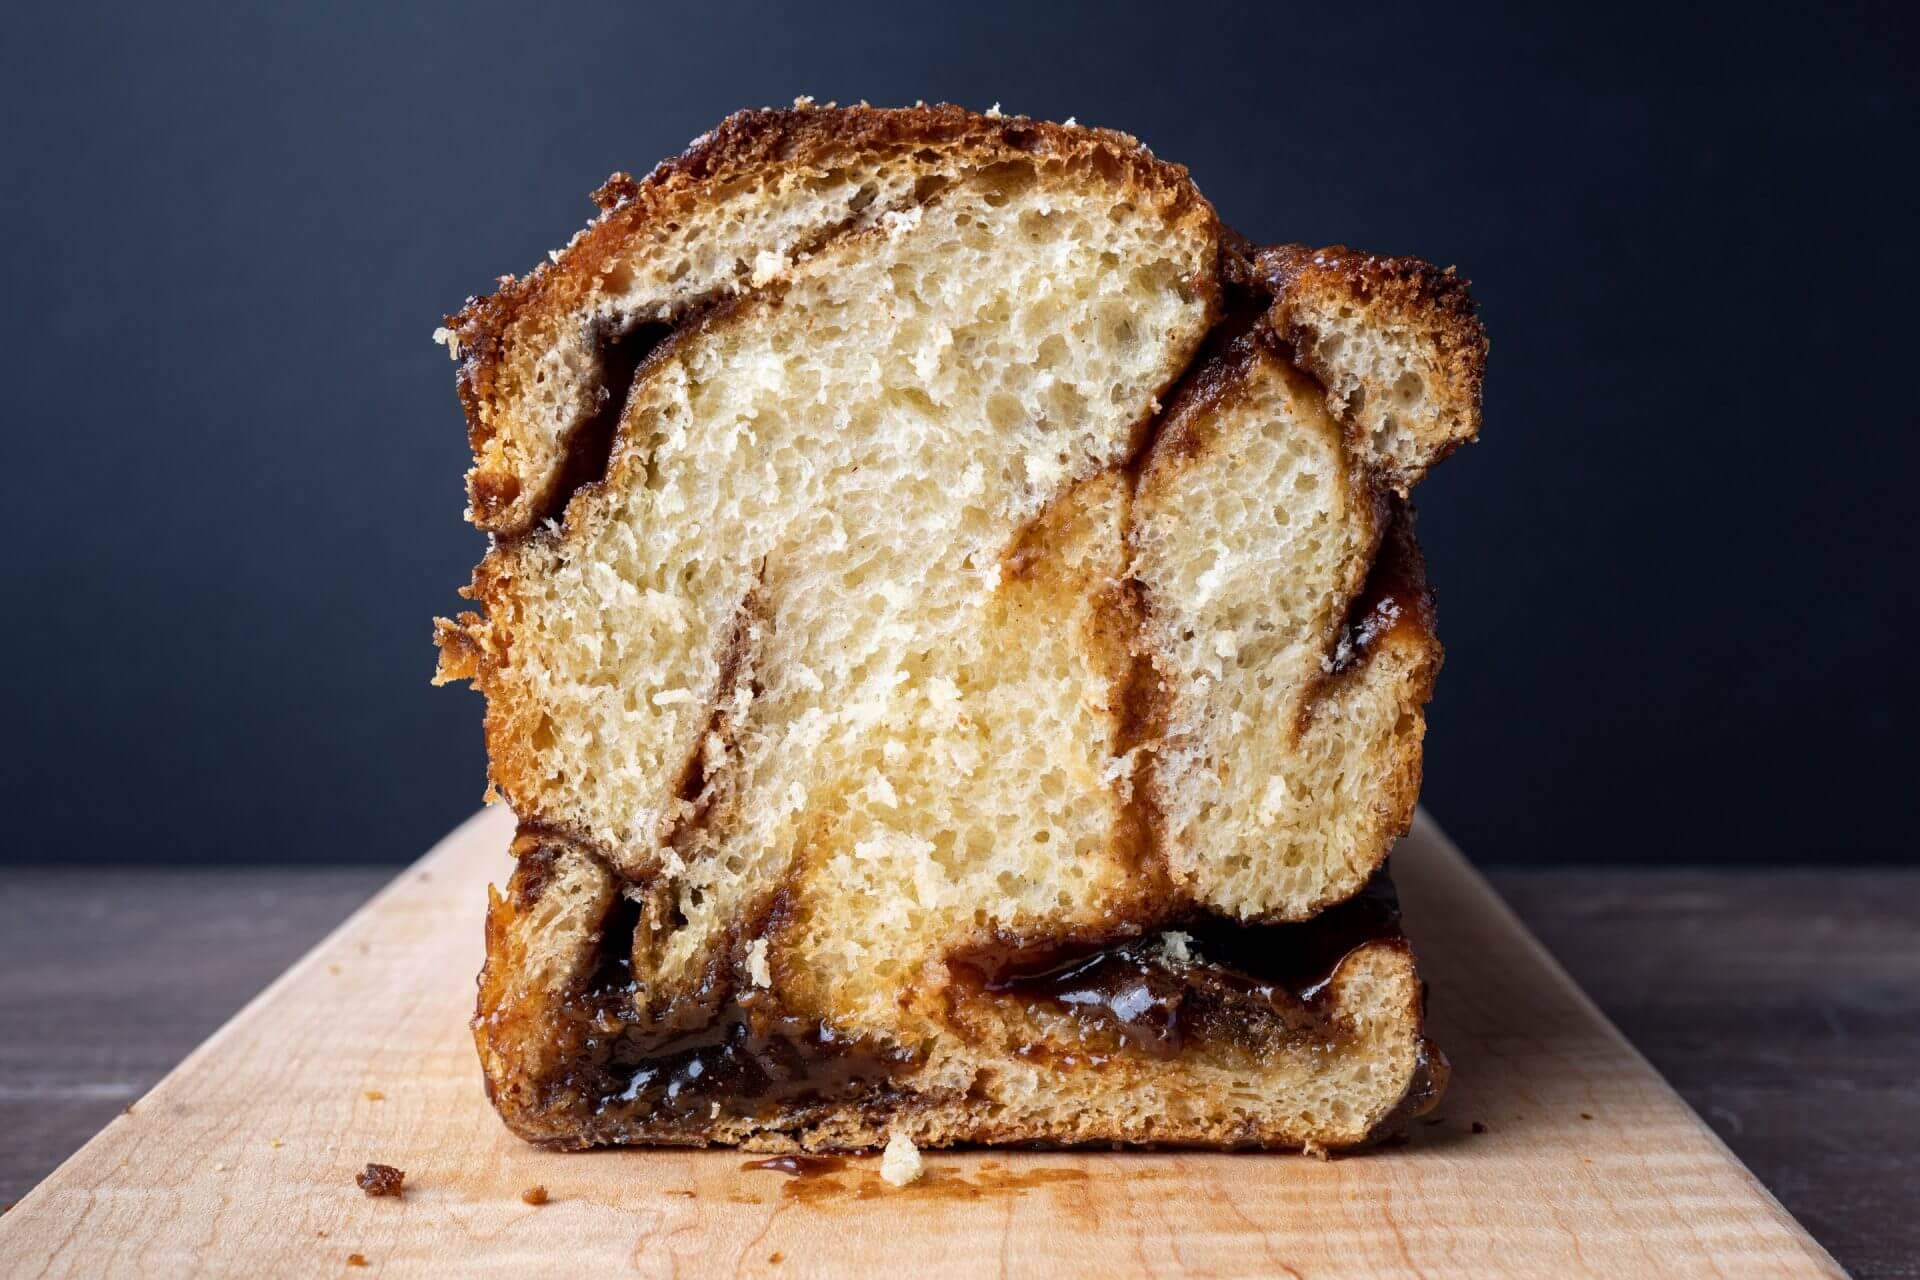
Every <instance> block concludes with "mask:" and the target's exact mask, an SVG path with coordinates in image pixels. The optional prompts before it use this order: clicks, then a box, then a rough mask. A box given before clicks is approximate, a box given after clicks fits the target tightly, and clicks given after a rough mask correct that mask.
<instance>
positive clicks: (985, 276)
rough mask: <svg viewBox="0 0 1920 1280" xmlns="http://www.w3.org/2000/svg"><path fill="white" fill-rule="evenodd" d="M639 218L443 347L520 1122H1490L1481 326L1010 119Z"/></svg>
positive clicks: (511, 1103) (738, 156)
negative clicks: (1429, 552) (1465, 837)
mask: <svg viewBox="0 0 1920 1280" xmlns="http://www.w3.org/2000/svg"><path fill="white" fill-rule="evenodd" d="M596 200H597V202H598V203H599V205H600V206H601V209H602V213H601V215H600V216H599V217H598V218H597V219H596V220H595V221H594V222H593V223H592V224H591V225H590V226H589V227H588V228H587V229H586V230H585V231H583V232H581V233H580V234H579V235H578V236H576V237H575V238H574V240H573V242H572V243H571V244H570V245H569V246H568V247H567V248H566V249H564V250H563V251H560V252H557V253H555V254H553V255H552V261H551V262H550V263H548V264H546V265H543V266H542V267H541V268H540V269H538V270H537V271H535V272H534V273H533V274H531V275H529V276H527V277H525V278H524V279H518V280H516V279H512V278H508V279H505V280H503V281H502V284H501V288H500V289H499V291H498V292H496V293H495V294H494V295H492V296H491V297H489V298H485V299H479V300H473V301H470V302H469V303H468V305H467V307H466V309H465V310H464V311H462V312H461V313H460V314H459V315H458V316H455V317H452V318H451V319H450V320H449V322H448V327H447V329H445V330H443V331H442V334H441V337H442V339H443V340H444V341H446V342H447V343H448V345H449V346H450V348H451V349H452V351H453V354H454V355H455V357H456V359H458V360H459V361H460V374H459V388H460V396H461V400H462V403H463V405H464V407H465V410H466V415H467V420H468V426H469V433H470V438H471V442H472V445H473V452H474V468H473V470H472V472H471V473H470V475H469V477H468V482H469V493H470V502H471V506H470V516H471V518H472V519H473V521H474V523H475V524H477V525H478V526H479V527H480V528H482V529H483V530H485V531H487V532H488V533H489V534H490V535H492V545H491V548H490V550H489V551H488V552H487V554H486V557H485V558H484V559H483V560H482V562H481V564H480V566H479V568H478V569H477V570H476V572H475V574H474V579H473V582H472V584H471V586H470V587H469V588H468V589H467V591H466V594H468V595H469V596H470V598H471V599H473V600H474V601H476V602H477V604H478V606H479V609H478V610H477V611H475V612H469V613H464V614H462V615H461V616H460V617H459V618H458V619H457V620H454V621H448V620H445V619H441V620H439V621H438V622H437V623H436V640H437V643H438V644H439V647H440V670H439V675H438V677H437V678H438V679H439V680H441V681H446V680H455V679H470V680H472V681H473V682H474V684H475V685H476V686H477V687H478V688H479V689H480V691H481V692H482V693H483V694H484V695H485V697H486V736H487V746H488V752H489V756H490V759H491V780H492V793H493V794H494V795H496V796H497V797H498V798H500V799H504V800H505V801H506V802H508V803H509V804H510V805H511V806H512V808H513V810H514V812H515V814H516V815H517V817H518V819H519V822H520V828H519V831H520V834H519V837H518V839H517V841H516V843H515V846H514V853H515V856H516V858H517V864H516V867H515V870H514V871H513V874H512V876H511V878H510V880H509V881H508V883H507V885H506V889H505V891H504V892H500V893H496V894H495V895H494V898H493V902H492V905H491V908H490V912H489V916H488V922H487V960H486V968H485V971H484V972H483V974H482V976H481V983H480V1001H479V1010H478V1014H477V1017H476V1019H475V1024H474V1025H475V1034H476V1038H477V1041H478V1044H479V1048H480V1055H481V1060H482V1063H483V1066H484V1068H485V1075H486V1080H487V1086H488V1090H489V1092H490V1095H491V1097H492V1098H493V1101H494V1103H495V1105H496V1106H497V1107H498V1108H499V1109H500V1112H501V1114H502V1115H503V1116H504V1117H505V1119H506V1121H507V1123H508V1124H509V1125H510V1126H511V1127H512V1128H513V1129H514V1130H515V1131H516V1132H518V1133H520V1134H522V1135H523V1136H525V1137H528V1138H530V1139H534V1140H538V1141H544V1142H550V1143H555V1144H559V1145H569V1146H579V1145H592V1144H598V1143H613V1142H636V1143H650V1142H671V1143H709V1142H719V1143H739V1144H741V1145H744V1146H748V1147H752V1148H755V1149H761V1150H791V1149H796V1148H800V1149H820V1148H848V1147H864V1146H870V1145H874V1144H877V1143H879V1142H883V1141H885V1139H886V1137H887V1135H888V1134H889V1133H893V1134H904V1135H906V1136H908V1137H911V1138H912V1139H914V1140H915V1141H916V1142H918V1143H920V1144H922V1145H926V1144H929V1143H931V1144H942V1143H952V1142H1047V1143H1077V1142H1091V1141H1099V1142H1173V1143H1193V1144H1205V1145H1267V1146H1295V1147H1298V1146H1310V1147H1320V1148H1334V1147H1343V1146H1351V1145H1354V1144H1357V1143H1360V1142H1363V1141H1365V1140H1366V1139H1367V1138H1369V1137H1370V1136H1375V1135H1377V1134H1379V1133H1381V1132H1383V1131H1384V1130H1385V1129H1387V1128H1391V1127H1392V1126H1393V1125H1395V1124H1396V1123H1398V1122H1400V1120H1401V1119H1402V1118H1404V1117H1405V1116H1406V1115H1408V1114H1410V1113H1411V1112H1412V1110H1414V1109H1417V1107H1418V1106H1419V1105H1420V1104H1421V1103H1422V1101H1423V1100H1425V1099H1428V1098H1430V1097H1432V1096H1434V1095H1435V1092H1436V1090H1437V1089H1438V1087H1439V1086H1440V1083H1441V1081H1442V1079H1443V1076H1444V1071H1443V1068H1442V1067H1441V1066H1440V1062H1441V1060H1440V1059H1439V1058H1438V1057H1437V1055H1436V1054H1434V1053H1432V1052H1431V1051H1430V1050H1429V1047H1428V1045H1427V1043H1426V1041H1425V1038H1424V1035H1423V1031H1422V988H1421V984H1420V982H1419V980H1418V978H1417V976H1416V973H1415V969H1414V965H1413V960H1412V956H1411V953H1410V951H1409V949H1408V947H1407V944H1406V942H1405V940H1404V939H1403V938H1402V937H1401V936H1400V934H1399V931H1398V928H1397V923H1396V915H1395V913H1394V911H1393V909H1392V905H1391V888H1390V886H1389V885H1388V884H1387V882H1386V875H1385V871H1384V869H1383V868H1384V862H1385V859H1386V855H1387V852H1388V849H1389V848H1390V846H1391V844H1392V842H1393V841H1394V840H1395V839H1396V838H1397V837H1398V835H1400V834H1401V833H1402V832H1403V831H1404V830H1405V829H1406V826H1407V824H1408V822H1409V821H1410V819H1411V815H1412V811H1413V805H1414V801H1415V797H1416V793H1417V791H1418V786H1419V776H1420V751H1421V740H1422V737H1423V734H1424V732H1425V721H1424V714H1423V707H1424V705H1425V703H1426V701H1427V698H1428V695H1429V693H1430V691H1431V689H1432V685H1433V679H1434V675H1435V672H1436V671H1437V669H1438V666H1439V663H1440V649H1439V645H1438V643H1437V642H1436V640H1435V638H1434V630H1433V610H1432V602H1431V598H1430V596H1429V593H1428V591H1427V587H1426V582H1425V574H1424V569H1423V565H1422V562H1421V557H1420V552H1419V548H1418V546H1417V544H1416V543H1415V540H1414V537H1413V529H1412V516H1411V511H1410V509H1409V508H1408V507H1407V505H1406V501H1405V498H1406V494H1407V492H1408V491H1409V490H1410V489H1411V487H1412V486H1413V485H1414V484H1415V483H1417V481H1418V480H1419V479H1420V477H1421V475H1422V474H1423V473H1424V472H1425V470H1426V469H1427V468H1428V467H1429V466H1430V465H1431V464H1432V463H1433V462H1434V461H1436V460H1437V459H1439V458H1440V457H1442V456H1444V455H1445V454H1446V453H1447V452H1449V451H1450V450H1452V449H1453V448H1454V447H1456V446H1457V445H1459V444H1460V443H1462V442H1463V441H1466V440H1468V439H1471V438H1472V437H1473V436H1474V434H1475V433H1476V431H1477V430H1478V422H1479V401H1480V378H1481V371H1482V367H1483V364H1484V359H1485V351H1486V343H1485V338H1484V335H1483V333H1482V331H1481V329H1480V326H1479V324H1478V322H1477V320H1476V319H1475V317H1474V313H1473V308H1472V305H1471V303H1470V302H1469V300H1468V298H1467V294H1466V289H1465V285H1464V282H1462V281H1461V280H1459V279H1458V278H1457V277H1455V276H1454V275H1453V274H1452V273H1451V272H1450V271H1439V270H1435V269H1433V268H1431V267H1429V266H1427V265H1425V264H1423V263H1420V262H1417V261H1413V260H1409V259H1398V258H1381V257H1374V256H1369V255H1363V254H1355V253H1351V252H1349V251H1347V250H1345V249H1322V250H1318V251H1309V250H1305V249H1300V248H1297V247H1283V248H1274V249H1257V248H1255V247H1253V246H1251V245H1249V244H1247V243H1246V242H1245V241H1243V240H1242V239H1240V238H1239V237H1238V236H1236V235H1234V234H1233V233H1231V232H1230V231H1227V230H1225V229H1224V228H1223V227H1222V226H1221V224H1220V222H1219V220H1218V218H1217V217H1216V215H1215V213H1214V210H1213V208H1212V207H1211V206H1210V205H1209V204H1208V203H1207V201H1206V200H1205V199H1204V198H1203V197H1202V196H1201V195H1200V193H1199V191H1198V190H1197V189H1196V188H1195V186H1194V185H1193V183H1192V181H1191V180H1190V179H1189V177H1188V175H1187V173H1186V171H1185V170H1184V169H1182V168H1180V167H1178V166H1175V165H1171V164H1167V163H1165V162H1162V161H1160V160H1157V159H1155V158H1154V157H1153V156H1152V155H1151V154H1149V153H1148V152H1147V151H1146V150H1145V149H1144V148H1143V147H1141V146H1140V145H1139V144H1138V143H1137V142H1136V141H1134V140H1133V139H1132V138H1129V137H1127V136H1125V135H1122V134H1117V133H1112V132H1107V131H1103V130H1094V129H1085V128H1079V127H1076V126H1074V125H1071V124H1067V125H1056V124H1048V123H1042V122H1037V121H1033V120H1028V119H1024V118H1013V117H1002V116H1000V115H999V114H998V113H997V112H996V113H988V114H986V115H979V114H973V113H970V112H967V111H963V110H960V109H958V108H954V107H932V108H930V107H915V108H911V109H905V110H879V109H872V108H868V107H864V106H862V107H856V108H846V109H840V108H829V107H819V108H816V107H812V106H810V105H805V104H802V105H798V106H796V108H795V109H794V110H791V111H757V112H747V113H742V114H740V115H736V116H734V117H731V118H730V119H728V120H727V121H726V122H724V123H723V124H722V125H721V126H720V128H718V129H717V130H716V131H714V132H713V133H711V134H709V135H707V136H706V137H704V138H702V139H700V140H698V141H697V142H696V143H695V144H694V145H693V146H692V148H691V149H690V150H689V151H688V152H687V153H686V154H684V155H682V156H681V157H679V158H678V159H676V160H673V161H670V162H668V163H666V164H663V165H661V166H660V167H659V168H657V169H656V170H654V172H653V173H651V174H650V175H648V176H647V177H646V178H645V179H642V180H639V181H635V180H633V179H630V178H627V177H625V176H621V175H616V176H615V177H614V178H613V179H612V180H610V181H609V182H608V183H607V184H606V185H605V186H604V187H603V188H602V189H601V190H600V192H599V193H597V195H596Z"/></svg>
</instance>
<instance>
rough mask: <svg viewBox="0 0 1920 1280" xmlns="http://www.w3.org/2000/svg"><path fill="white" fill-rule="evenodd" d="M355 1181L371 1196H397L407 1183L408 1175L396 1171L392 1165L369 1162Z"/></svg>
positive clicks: (402, 1171) (401, 1171)
mask: <svg viewBox="0 0 1920 1280" xmlns="http://www.w3.org/2000/svg"><path fill="white" fill-rule="evenodd" d="M353 1180H354V1181H355V1182H356V1183H358V1184H359V1185H360V1189H361V1190H362V1191H364V1192H366V1193H367V1194H368V1195H370V1196H397V1195H399V1194H400V1193H401V1190H402V1187H403V1186H404V1184H405V1183H406V1180H407V1175H406V1171H405V1170H403V1169H396V1168H394V1167H393V1166H392V1165H390V1164H375V1163H373V1162H371V1161H369V1162H368V1164H367V1167H366V1168H364V1169H362V1170H361V1171H360V1172H359V1173H357V1174H355V1175H354V1178H353Z"/></svg>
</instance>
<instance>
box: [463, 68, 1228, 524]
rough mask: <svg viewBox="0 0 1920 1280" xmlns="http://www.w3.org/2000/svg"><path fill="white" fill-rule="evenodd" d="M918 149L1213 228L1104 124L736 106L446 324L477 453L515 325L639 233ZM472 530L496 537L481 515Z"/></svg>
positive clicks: (1132, 143) (1175, 183) (559, 304)
mask: <svg viewBox="0 0 1920 1280" xmlns="http://www.w3.org/2000/svg"><path fill="white" fill-rule="evenodd" d="M921 150H932V151H934V152H935V153H936V155H935V156H933V157H926V159H928V160H936V159H939V158H941V157H945V158H948V159H950V160H951V161H953V162H955V163H968V164H978V165H986V164H992V163H995V162H997V161H1000V160H1006V159H1012V158H1015V157H1019V156H1032V155H1042V156H1051V157H1061V158H1065V159H1070V160H1079V161H1083V162H1086V163H1088V164H1090V165H1092V166H1093V167H1094V169H1095V170H1096V171H1097V172H1099V173H1101V174H1103V175H1104V176H1107V177H1109V178H1110V179H1111V180H1113V181H1114V182H1115V183H1116V184H1118V185H1121V186H1123V187H1127V188H1131V189H1134V190H1139V191H1149V192H1154V193H1159V194H1161V195H1163V196H1164V197H1168V198H1170V200H1171V205H1170V207H1169V213H1170V214H1171V215H1173V216H1174V217H1176V218H1178V217H1182V216H1186V215H1188V214H1189V213H1191V214H1193V215H1198V216H1200V217H1202V218H1205V219H1206V220H1208V221H1210V222H1211V221H1214V220H1215V219H1214V213H1213V208H1212V206H1211V205H1209V204H1208V203H1207V201H1206V199H1205V197H1203V196H1202V195H1201V194H1200V192H1199V190H1198V188H1196V187H1195V186H1194V185H1193V181H1192V179H1191V178H1190V177H1189V175H1188V173H1187V170H1186V167H1185V166H1184V165H1178V164H1171V163H1169V162H1167V161H1164V160H1160V159H1158V158H1157V157H1155V156H1154V154H1153V153H1152V152H1151V151H1149V150H1148V149H1147V148H1146V147H1145V146H1144V145H1143V144H1142V143H1141V142H1140V140H1139V139H1137V138H1135V137H1133V136H1132V135H1131V134H1126V133H1121V132H1118V131H1116V130H1112V129H1095V128H1087V127H1084V126H1080V125H1064V124H1054V123H1051V122H1048V121H1044V120H1034V119H1030V118H1028V117H1026V116H1002V115H982V114H980V113H978V112H973V111H969V110H967V109H966V108H964V107H958V106H954V105H952V104H949V103H942V104H940V105H937V106H926V105H920V106H913V107H869V106H865V105H861V106H854V107H841V106H834V105H826V106H818V107H816V106H795V107H793V108H761V109H757V110H748V111H737V112H735V113H734V114H732V115H730V116H728V117H727V118H726V119H725V120H723V121H721V122H720V124H719V125H718V127H716V128H714V129H713V130H712V131H710V132H708V133H705V134H702V135H701V136H700V137H698V138H696V139H694V140H693V142H692V144H691V145H689V146H688V147H687V149H686V150H685V151H684V152H682V153H681V154H680V155H678V156H675V157H674V158H673V159H670V160H665V161H662V162H661V163H660V164H658V165H656V166H654V169H653V171H652V172H651V173H649V174H647V175H646V176H645V177H644V178H639V179H635V178H633V177H632V176H630V175H628V174H625V173H616V174H614V175H613V176H612V177H610V178H608V179H607V181H606V182H605V183H604V184H602V185H601V187H600V189H599V190H597V191H595V192H594V193H593V201H594V203H595V204H597V205H598V206H600V210H601V212H600V215H599V216H598V217H597V218H595V219H594V220H593V221H592V222H590V223H589V224H588V225H587V226H586V228H585V229H584V230H582V231H581V232H580V233H579V234H578V235H576V236H575V237H574V238H573V240H572V242H571V243H569V244H568V245H567V247H566V248H565V249H564V250H562V251H561V252H560V253H558V254H557V255H555V256H554V258H553V259H552V260H550V261H548V262H544V263H541V264H540V265H539V266H538V267H536V268H535V269H534V270H533V271H532V272H531V273H530V274H528V275H525V276H520V277H514V276H511V275H507V276H501V277H500V279H499V285H500V287H499V288H498V289H497V290H496V291H495V292H493V293H491V294H489V295H487V296H485V297H472V298H468V299H467V303H466V305H465V306H464V307H463V308H461V310H460V311H459V312H458V313H456V314H454V315H451V316H448V317H447V318H446V321H447V326H448V328H450V329H451V330H452V331H453V333H454V335H455V336H456V338H457V339H458V342H459V347H458V351H459V352H460V354H461V355H462V357H463V360H462V363H461V367H460V373H459V392H460V403H461V407H462V408H463V409H464V410H465V411H466V417H467V433H468V437H469V440H470V441H471V443H472V445H473V449H474V454H475V456H476V457H478V456H480V453H481V450H482V448H483V447H484V446H485V444H486V441H487V440H488V438H489V436H490V433H491V428H490V427H489V426H488V424H487V423H486V421H485V415H484V414H483V413H482V411H481V406H482V405H483V404H485V403H486V402H487V401H488V400H489V399H490V398H491V397H493V396H494V395H495V394H496V391H497V387H496V374H497V372H498V370H499V369H500V366H501V364H502V362H503V360H504V359H505V357H506V355H507V351H508V348H509V346H510V344H511V343H512V340H513V335H514V331H515V329H516V328H517V327H518V326H519V325H520V324H521V323H523V322H524V321H525V320H527V319H529V318H533V317H538V316H542V315H550V314H554V313H565V312H567V311H569V310H571V309H572V308H573V307H575V306H576V305H578V304H579V303H580V302H581V301H583V300H584V298H585V296H586V295H587V294H589V293H591V292H592V291H593V290H594V289H595V287H596V285H597V282H598V280H599V279H600V278H601V277H602V276H604V275H605V274H606V273H607V271H608V269H609V267H610V266H611V265H612V263H613V261H614V260H615V259H616V257H617V256H618V254H619V252H620V250H621V249H622V247H623V246H625V245H627V244H628V243H630V242H632V241H633V240H635V239H637V238H642V237H644V236H645V235H646V234H647V233H648V231H649V228H650V227H652V226H655V225H657V224H665V223H666V222H668V221H670V220H674V219H679V218H686V217H694V216H698V215H699V213H700V211H701V207H702V205H703V204H704V203H705V202H707V201H708V200H709V199H710V198H711V197H712V196H713V195H714V194H715V193H717V192H718V191H719V190H720V189H721V188H723V187H724V186H726V184H727V183H729V182H730V181H732V180H734V179H737V178H739V177H741V176H742V175H744V174H747V173H750V172H753V171H755V170H760V169H764V168H766V167H769V166H782V165H790V166H794V167H801V168H810V167H816V166H831V165H833V164H836V163H843V162H845V161H848V160H851V159H853V158H855V157H860V156H876V155H886V154H907V153H912V152H915V151H921ZM474 519H475V523H477V524H479V525H480V526H481V527H482V528H487V529H489V530H491V531H496V532H508V531H509V530H506V529H504V528H502V529H498V530H494V528H493V522H491V521H490V520H489V519H488V513H487V512H486V511H485V510H483V509H482V508H481V507H480V506H476V507H475V509H474Z"/></svg>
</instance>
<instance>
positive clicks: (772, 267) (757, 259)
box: [747, 249, 787, 289]
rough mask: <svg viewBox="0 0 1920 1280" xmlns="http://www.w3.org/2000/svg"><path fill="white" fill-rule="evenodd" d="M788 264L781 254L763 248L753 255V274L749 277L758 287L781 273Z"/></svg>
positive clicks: (750, 281)
mask: <svg viewBox="0 0 1920 1280" xmlns="http://www.w3.org/2000/svg"><path fill="white" fill-rule="evenodd" d="M786 265H787V264H786V260H785V259H783V258H782V257H781V256H780V255H779V254H777V253H771V252H769V251H767V250H765V249H762V250H761V251H760V252H758V253H756V254H754V255H753V274H752V275H750V276H748V277H747V279H748V281H749V283H751V284H752V285H753V287H754V288H756V289H758V288H759V287H760V286H762V285H764V284H766V282H767V281H769V280H771V279H773V278H774V277H775V276H777V275H779V274H780V272H781V269H782V268H784V267H785V266H786Z"/></svg>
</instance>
